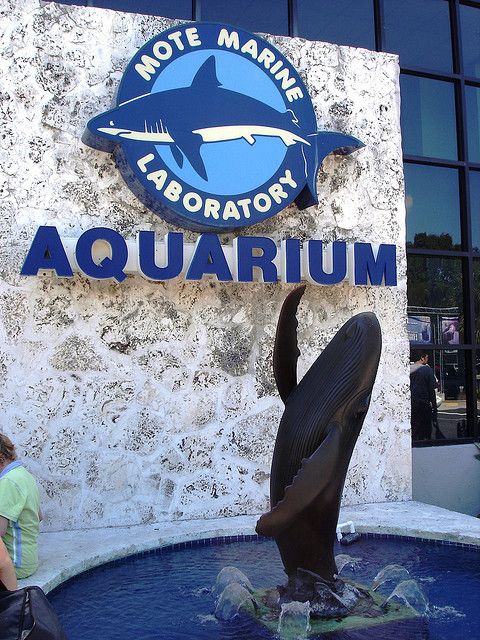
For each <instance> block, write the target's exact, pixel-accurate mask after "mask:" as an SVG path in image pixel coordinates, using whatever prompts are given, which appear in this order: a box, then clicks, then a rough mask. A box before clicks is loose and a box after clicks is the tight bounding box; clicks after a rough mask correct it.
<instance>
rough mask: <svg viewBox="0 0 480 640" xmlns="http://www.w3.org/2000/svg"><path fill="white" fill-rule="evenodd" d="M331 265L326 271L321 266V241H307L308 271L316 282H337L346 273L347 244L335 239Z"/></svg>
mask: <svg viewBox="0 0 480 640" xmlns="http://www.w3.org/2000/svg"><path fill="white" fill-rule="evenodd" d="M332 263H333V264H332V266H331V271H330V272H329V273H327V272H326V271H325V270H324V268H323V242H322V241H321V240H309V241H308V273H309V274H310V277H311V278H312V280H313V281H314V282H318V284H338V283H339V282H342V280H344V279H345V276H346V275H347V245H346V244H345V242H339V241H335V242H334V243H333V246H332Z"/></svg>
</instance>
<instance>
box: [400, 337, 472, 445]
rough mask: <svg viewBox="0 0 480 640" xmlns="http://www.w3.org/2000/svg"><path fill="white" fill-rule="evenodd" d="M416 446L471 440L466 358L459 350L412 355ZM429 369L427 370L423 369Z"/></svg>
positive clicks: (411, 386) (413, 415) (414, 350)
mask: <svg viewBox="0 0 480 640" xmlns="http://www.w3.org/2000/svg"><path fill="white" fill-rule="evenodd" d="M410 362H411V364H410V393H411V396H410V397H411V408H412V413H411V424H412V440H413V442H422V441H425V440H430V441H441V440H456V439H457V438H467V437H469V436H471V432H472V428H471V425H469V424H468V423H467V399H466V386H465V355H464V353H463V352H462V351H457V350H453V349H452V350H446V351H440V350H434V349H418V348H414V349H412V350H411V352H410ZM425 364H426V365H427V366H428V367H429V368H430V371H428V369H424V368H423V367H424V365H425Z"/></svg>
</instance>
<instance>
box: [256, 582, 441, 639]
mask: <svg viewBox="0 0 480 640" xmlns="http://www.w3.org/2000/svg"><path fill="white" fill-rule="evenodd" d="M348 584H349V585H351V586H354V587H355V588H356V589H357V590H358V591H360V592H361V593H362V594H365V596H364V597H362V598H361V599H360V600H359V601H358V602H357V604H356V605H355V608H354V613H353V614H352V615H346V616H345V617H340V616H338V617H333V616H331V615H329V612H328V611H326V612H325V613H326V615H328V617H314V616H315V615H316V614H315V612H313V615H312V614H310V616H308V613H307V615H306V617H305V618H304V620H302V615H304V614H305V611H306V610H307V611H308V609H309V607H308V603H301V602H294V603H293V605H298V607H295V606H293V607H291V605H292V603H288V604H287V603H285V602H283V603H282V600H283V596H282V593H281V592H282V590H283V589H285V588H284V587H279V588H278V587H277V588H272V589H258V590H255V591H254V592H253V594H252V596H253V598H254V599H255V601H256V603H257V605H258V608H257V610H256V611H255V613H253V612H251V614H250V615H253V617H254V618H255V619H256V620H257V621H258V622H259V623H260V624H262V625H264V626H265V627H267V628H268V629H269V630H270V631H271V632H272V634H275V635H277V636H280V637H281V638H285V640H290V638H291V639H292V640H293V638H295V637H298V635H299V632H300V633H301V635H302V636H305V637H307V636H308V637H315V636H319V637H323V636H324V635H325V634H328V635H327V637H328V638H332V640H333V639H334V638H336V637H338V638H345V635H344V634H345V632H347V631H348V636H347V637H348V639H349V640H354V639H355V638H356V637H357V635H356V634H357V633H358V638H364V637H365V630H366V629H369V630H371V637H372V638H379V639H382V640H383V638H385V637H394V636H395V635H397V637H401V638H402V640H420V639H423V638H425V640H426V639H428V637H429V633H428V620H427V619H426V618H424V617H422V616H420V615H419V614H417V613H416V612H415V611H413V610H412V609H411V608H410V607H407V606H403V605H400V604H398V603H388V604H387V605H385V603H384V601H385V597H384V596H382V595H380V594H378V593H376V592H372V591H370V590H368V589H366V588H365V587H363V586H362V585H358V584H355V583H353V582H349V583H348ZM302 605H303V610H302ZM305 605H306V606H305ZM331 613H332V614H333V611H332V612H331Z"/></svg>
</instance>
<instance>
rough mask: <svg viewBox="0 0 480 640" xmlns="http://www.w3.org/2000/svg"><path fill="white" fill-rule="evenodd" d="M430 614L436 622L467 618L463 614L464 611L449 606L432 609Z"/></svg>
mask: <svg viewBox="0 0 480 640" xmlns="http://www.w3.org/2000/svg"><path fill="white" fill-rule="evenodd" d="M428 613H429V617H430V618H435V619H436V620H451V619H452V618H466V617H467V614H466V613H463V611H458V609H455V607H451V606H449V605H447V606H445V607H435V606H433V607H430V609H429V612H428Z"/></svg>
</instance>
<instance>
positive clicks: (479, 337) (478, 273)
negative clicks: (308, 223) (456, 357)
mask: <svg viewBox="0 0 480 640" xmlns="http://www.w3.org/2000/svg"><path fill="white" fill-rule="evenodd" d="M473 283H474V289H473V297H474V302H475V342H476V343H477V344H479V345H480V259H478V260H474V261H473ZM479 353H480V352H479Z"/></svg>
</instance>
